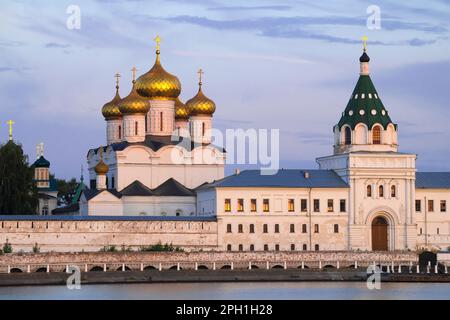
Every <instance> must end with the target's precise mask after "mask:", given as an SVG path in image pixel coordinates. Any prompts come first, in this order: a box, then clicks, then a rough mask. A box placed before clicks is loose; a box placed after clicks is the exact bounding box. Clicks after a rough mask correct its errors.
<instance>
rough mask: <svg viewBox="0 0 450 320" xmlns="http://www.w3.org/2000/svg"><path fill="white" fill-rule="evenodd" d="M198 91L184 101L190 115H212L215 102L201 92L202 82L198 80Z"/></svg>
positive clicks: (214, 109)
mask: <svg viewBox="0 0 450 320" xmlns="http://www.w3.org/2000/svg"><path fill="white" fill-rule="evenodd" d="M198 85H199V89H198V93H197V95H196V96H195V97H193V98H192V99H190V100H188V101H187V102H186V106H187V107H188V109H189V112H190V114H191V115H193V116H195V115H212V114H213V113H214V111H216V104H215V103H214V101H212V100H211V99H209V98H208V97H207V96H205V95H204V94H203V91H202V83H201V82H199V83H198Z"/></svg>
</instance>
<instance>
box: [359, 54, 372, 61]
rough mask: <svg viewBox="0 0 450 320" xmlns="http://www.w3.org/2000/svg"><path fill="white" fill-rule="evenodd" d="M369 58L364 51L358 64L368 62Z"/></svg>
mask: <svg viewBox="0 0 450 320" xmlns="http://www.w3.org/2000/svg"><path fill="white" fill-rule="evenodd" d="M369 61H370V57H369V56H368V55H367V53H366V51H364V52H363V54H362V56H361V57H360V58H359V62H369Z"/></svg>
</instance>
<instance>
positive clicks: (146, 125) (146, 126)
mask: <svg viewBox="0 0 450 320" xmlns="http://www.w3.org/2000/svg"><path fill="white" fill-rule="evenodd" d="M147 122H148V120H147V116H145V132H147V130H148V129H147V128H148V124H147Z"/></svg>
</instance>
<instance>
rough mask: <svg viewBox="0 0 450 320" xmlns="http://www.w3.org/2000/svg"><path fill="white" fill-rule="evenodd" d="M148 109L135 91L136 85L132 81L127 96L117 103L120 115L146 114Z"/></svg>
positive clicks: (147, 105)
mask: <svg viewBox="0 0 450 320" xmlns="http://www.w3.org/2000/svg"><path fill="white" fill-rule="evenodd" d="M149 109H150V104H149V103H148V101H147V100H145V99H144V98H142V97H141V96H140V95H139V94H138V93H137V91H136V84H135V81H134V80H133V87H132V88H131V92H130V94H129V95H128V96H126V97H125V98H123V99H122V100H121V101H120V103H119V110H120V113H122V114H123V115H125V114H138V113H143V114H146V113H147V112H148V110H149Z"/></svg>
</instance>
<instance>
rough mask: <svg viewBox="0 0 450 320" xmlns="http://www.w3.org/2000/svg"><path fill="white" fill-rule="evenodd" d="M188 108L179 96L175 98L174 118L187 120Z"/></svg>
mask: <svg viewBox="0 0 450 320" xmlns="http://www.w3.org/2000/svg"><path fill="white" fill-rule="evenodd" d="M189 115H190V112H189V108H188V107H187V106H186V105H185V104H184V103H183V102H181V100H180V99H179V98H176V100H175V119H176V120H188V119H189Z"/></svg>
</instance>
